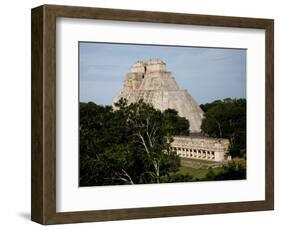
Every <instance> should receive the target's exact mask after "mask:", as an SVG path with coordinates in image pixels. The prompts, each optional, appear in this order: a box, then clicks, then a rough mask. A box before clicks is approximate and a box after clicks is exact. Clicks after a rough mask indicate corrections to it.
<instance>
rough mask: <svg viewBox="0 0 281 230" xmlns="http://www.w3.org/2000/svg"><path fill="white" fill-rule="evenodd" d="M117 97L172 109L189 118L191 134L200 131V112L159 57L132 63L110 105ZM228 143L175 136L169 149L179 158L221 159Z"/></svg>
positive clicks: (160, 108) (202, 138) (201, 115)
mask: <svg viewBox="0 0 281 230" xmlns="http://www.w3.org/2000/svg"><path fill="white" fill-rule="evenodd" d="M121 98H125V99H127V100H128V103H129V104H130V103H134V102H137V101H139V100H140V99H142V100H143V101H144V102H146V103H150V104H152V105H153V106H154V107H155V108H156V109H159V110H161V111H164V110H166V109H168V108H170V109H174V110H176V111H178V114H179V116H181V117H185V118H186V119H187V120H189V124H190V133H191V134H194V133H200V132H201V123H202V119H203V116H204V112H203V111H202V110H201V108H200V107H199V105H198V104H197V103H196V101H195V100H194V99H193V98H192V96H191V95H190V94H189V93H188V92H187V90H186V89H180V87H179V86H178V85H177V82H176V81H175V79H174V77H173V76H172V73H171V72H169V71H167V68H166V64H165V63H164V62H163V61H161V60H159V59H154V60H149V61H138V62H136V63H135V64H134V65H133V66H132V68H131V69H130V71H129V72H128V73H127V77H126V80H125V81H124V84H123V87H122V89H121V91H120V92H119V93H118V95H117V96H116V97H114V98H113V101H112V106H113V107H114V103H116V102H117V101H119V100H120V99H121ZM228 145H229V142H228V140H227V139H219V138H216V139H215V138H212V139H211V138H206V137H200V138H196V137H180V138H179V137H175V141H174V142H173V143H172V148H173V149H174V150H175V151H177V154H178V155H180V156H181V157H187V158H198V159H203V160H204V159H205V160H211V161H223V160H225V159H226V156H225V153H226V151H227V149H228ZM190 151H192V152H190ZM201 153H202V154H201Z"/></svg>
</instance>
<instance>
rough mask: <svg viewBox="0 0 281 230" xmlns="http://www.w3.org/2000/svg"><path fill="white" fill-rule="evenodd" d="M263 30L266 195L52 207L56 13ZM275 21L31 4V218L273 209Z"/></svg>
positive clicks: (75, 219)
mask: <svg viewBox="0 0 281 230" xmlns="http://www.w3.org/2000/svg"><path fill="white" fill-rule="evenodd" d="M57 17H71V18H84V19H102V20H120V21H130V22H149V23H167V24H183V25H203V26H218V27H237V28H255V29H263V30H265V36H266V39H265V40H266V44H265V47H266V51H265V62H266V63H265V66H266V73H265V76H266V82H265V89H266V99H265V103H266V105H265V109H266V116H265V119H266V121H265V124H266V133H265V143H266V149H265V157H266V160H265V178H266V181H265V200H263V201H248V202H231V203H215V204H196V205H181V206H164V207H148V208H146V207H145V208H129V209H112V210H100V211H77V212H57V211H56V18H57ZM273 40H274V21H273V20H271V19H257V18H241V17H225V16H209V15H194V14H179V13H163V12H147V11H130V10H117V9H103V8H89V7H74V6H57V5H43V6H39V7H37V8H34V9H32V50H31V52H32V158H31V163H32V170H31V172H32V178H31V179H32V187H31V192H32V194H31V197H32V199H31V201H32V205H31V219H32V220H33V221H35V222H38V223H41V224H63V223H76V222H91V221H109V220H125V219H139V218H156V217H170V216H186V215H199V214H215V213H231V212H245V211H259V210H273V209H274V75H273V69H274V66H273V64H274V63H273V61H274V50H273V49H274V43H273Z"/></svg>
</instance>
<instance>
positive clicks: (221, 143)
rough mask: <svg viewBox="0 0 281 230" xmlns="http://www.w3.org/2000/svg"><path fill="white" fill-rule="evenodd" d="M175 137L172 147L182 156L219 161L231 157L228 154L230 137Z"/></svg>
mask: <svg viewBox="0 0 281 230" xmlns="http://www.w3.org/2000/svg"><path fill="white" fill-rule="evenodd" d="M173 138H174V141H173V142H172V144H171V148H172V150H174V151H176V152H177V155H179V156H180V157H183V158H191V159H200V160H209V161H219V162H221V161H225V160H229V159H230V158H229V157H227V156H226V151H227V150H228V147H229V140H228V139H224V138H207V137H189V136H174V137H173Z"/></svg>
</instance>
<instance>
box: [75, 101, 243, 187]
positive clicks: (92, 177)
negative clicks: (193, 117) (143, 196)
mask: <svg viewBox="0 0 281 230" xmlns="http://www.w3.org/2000/svg"><path fill="white" fill-rule="evenodd" d="M227 103H234V104H235V106H236V102H234V101H231V102H227V101H217V102H215V103H214V104H212V103H211V104H205V105H202V108H203V110H205V111H206V113H205V119H204V120H203V125H202V127H203V130H204V133H205V135H208V136H216V137H227V138H231V137H234V139H233V140H234V141H233V143H234V144H233V146H234V147H235V148H237V145H238V144H239V142H238V139H237V137H236V136H237V135H238V133H237V130H236V127H239V125H238V126H235V128H234V129H232V130H231V129H226V123H227V121H225V118H224V117H223V116H222V114H221V113H220V110H221V108H216V106H225V107H223V109H226V108H227V109H229V112H228V113H226V114H227V115H228V116H227V118H231V119H232V120H231V122H234V123H235V122H237V119H236V120H235V119H233V118H234V117H235V116H234V115H231V113H232V112H235V113H238V112H239V109H238V108H234V109H233V110H231V109H230V108H228V105H225V104H227ZM237 103H238V101H237ZM239 103H242V102H239ZM239 103H238V104H239ZM204 106H205V107H204ZM116 108H117V109H115V110H113V108H112V107H111V106H100V105H97V104H95V103H93V102H89V103H80V121H79V122H80V130H79V133H80V138H79V140H80V143H79V150H80V154H79V161H80V162H79V184H80V186H94V185H117V184H118V185H121V184H146V183H164V182H165V183H167V182H184V181H198V180H220V179H223V178H224V179H243V178H245V175H246V171H245V170H244V169H245V167H244V168H243V167H242V166H241V165H240V164H238V163H235V162H233V163H232V164H230V165H227V166H224V167H223V169H222V170H220V171H219V173H218V172H215V173H214V172H213V171H212V169H209V170H208V173H207V175H206V177H204V178H197V177H194V176H192V175H190V174H189V173H188V172H187V173H181V172H180V166H181V165H180V158H179V157H178V156H177V155H176V153H175V152H173V151H171V149H170V143H171V142H172V140H173V139H172V136H173V135H189V121H188V120H186V119H185V118H183V117H180V116H178V113H177V111H175V110H172V109H168V110H165V111H164V112H161V111H159V110H156V109H154V108H153V107H152V105H149V104H146V103H144V102H143V101H139V102H137V103H133V104H130V105H128V104H127V101H126V100H124V99H121V100H120V101H119V102H118V103H117V104H116ZM226 111H227V110H225V112H226ZM240 115H241V114H240ZM232 116H233V117H232ZM213 117H214V118H215V119H216V121H219V124H220V126H219V127H220V129H219V131H216V130H217V129H218V126H214V125H213V124H212V121H213V120H212V119H214V118H213ZM228 122H229V121H228ZM231 122H230V124H231V125H232V126H233V124H232V123H231ZM232 126H231V127H232ZM241 127H242V126H241ZM242 128H243V127H242ZM242 128H241V130H243V129H242ZM231 131H232V133H231ZM244 131H245V130H244ZM239 132H240V131H239ZM231 134H232V135H231ZM233 146H232V148H233V149H234V150H235V148H234V147H233ZM241 146H242V145H240V146H238V147H239V148H240V147H241ZM244 149H245V148H244ZM234 150H233V152H235V154H236V153H237V151H236V150H235V151H234ZM231 151H232V150H231ZM239 153H241V149H239Z"/></svg>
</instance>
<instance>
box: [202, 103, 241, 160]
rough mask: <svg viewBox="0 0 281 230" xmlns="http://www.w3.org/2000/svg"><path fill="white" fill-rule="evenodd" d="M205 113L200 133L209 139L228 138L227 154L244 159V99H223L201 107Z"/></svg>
mask: <svg viewBox="0 0 281 230" xmlns="http://www.w3.org/2000/svg"><path fill="white" fill-rule="evenodd" d="M201 108H202V109H203V110H204V111H205V114H204V119H203V121H202V126H201V129H202V132H203V133H204V134H205V135H207V136H210V137H220V138H228V139H229V141H230V148H229V154H230V155H231V156H232V157H244V158H245V157H246V99H229V98H227V99H224V100H223V101H220V100H217V101H214V102H212V103H207V104H205V105H201Z"/></svg>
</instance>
